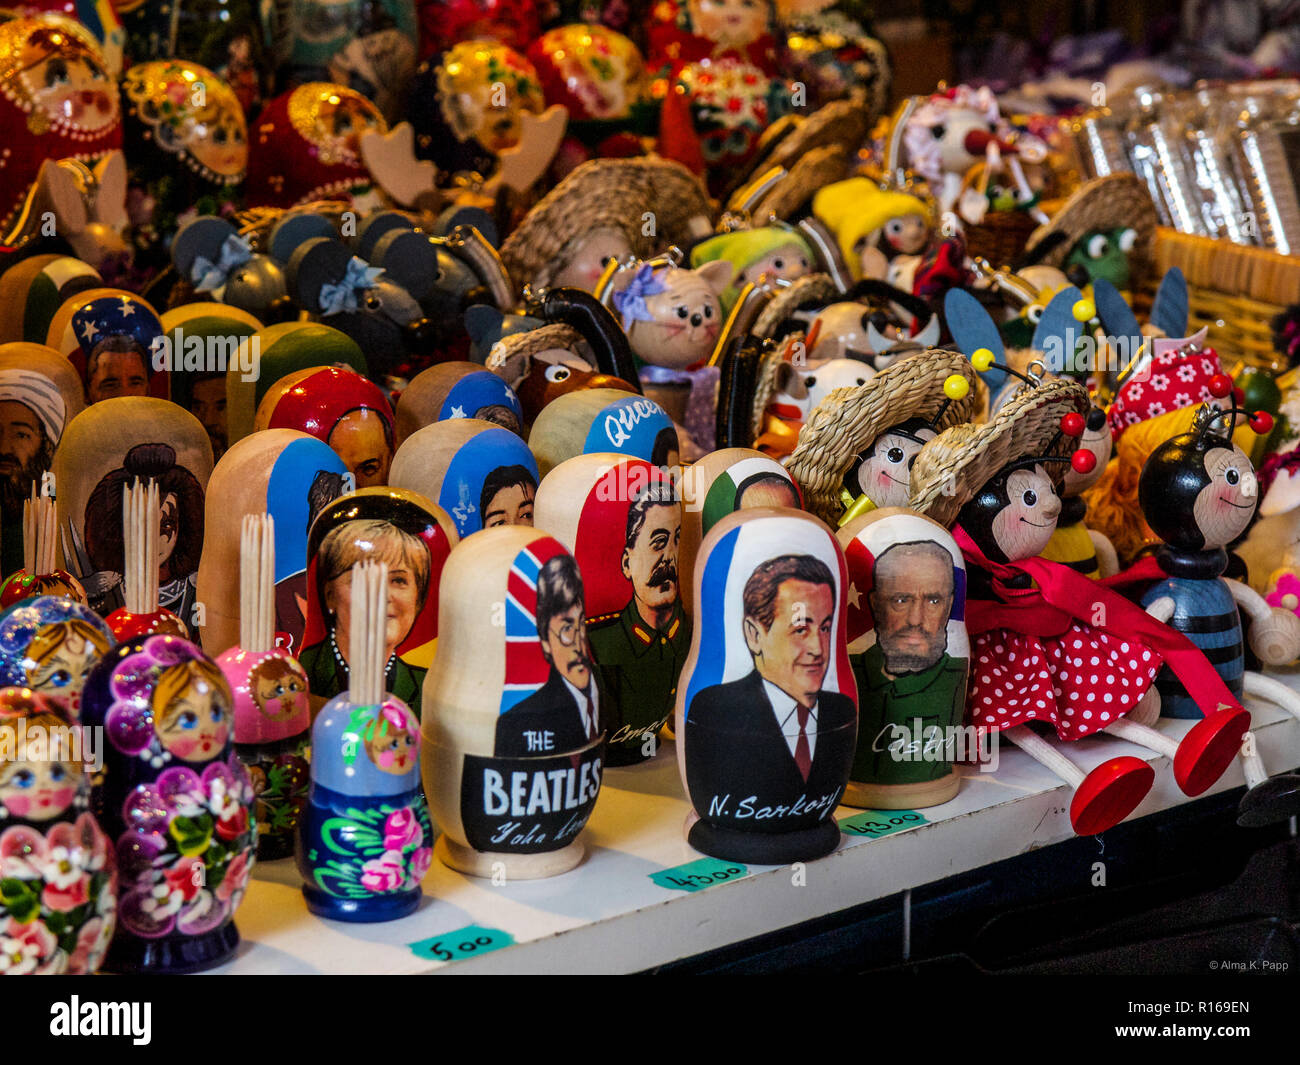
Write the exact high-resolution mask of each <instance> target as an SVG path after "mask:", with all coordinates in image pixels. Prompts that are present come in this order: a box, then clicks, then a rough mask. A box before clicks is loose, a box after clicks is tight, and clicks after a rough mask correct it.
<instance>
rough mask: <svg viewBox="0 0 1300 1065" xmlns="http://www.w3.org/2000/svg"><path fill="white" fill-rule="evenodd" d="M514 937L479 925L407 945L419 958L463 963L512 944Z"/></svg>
mask: <svg viewBox="0 0 1300 1065" xmlns="http://www.w3.org/2000/svg"><path fill="white" fill-rule="evenodd" d="M514 941H515V937H514V936H512V935H511V934H510V933H509V932H502V931H501V930H500V929H497V928H482V927H480V926H479V925H476V924H471V925H466V926H465V927H464V928H461V929H458V930H457V931H455V932H448V933H446V934H445V935H441V936H434V937H433V938H432V939H422V940H420V941H419V942H418V943H411V944H409V946H410V948H411V950H412V951H413V952H414V953H415V954H417V955H419V956H420V957H421V958H432V959H433V960H434V961H464V960H465V959H466V958H475V957H477V956H478V955H480V954H487V953H489V952H490V951H494V950H500V949H501V948H502V947H508V946H510V945H511V944H513V943H514Z"/></svg>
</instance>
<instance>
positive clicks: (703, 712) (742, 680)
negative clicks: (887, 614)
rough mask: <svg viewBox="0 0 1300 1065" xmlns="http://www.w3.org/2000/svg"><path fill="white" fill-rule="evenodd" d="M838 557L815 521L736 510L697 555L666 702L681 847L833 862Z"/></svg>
mask: <svg viewBox="0 0 1300 1065" xmlns="http://www.w3.org/2000/svg"><path fill="white" fill-rule="evenodd" d="M847 585H848V580H847V574H846V570H845V564H844V555H843V553H842V552H841V551H840V548H839V545H838V544H837V543H836V541H835V538H834V537H833V536H831V534H830V532H829V531H828V530H827V529H826V528H825V526H823V525H822V524H821V523H820V522H819V521H818V520H817V519H816V518H813V517H810V516H809V515H806V514H799V513H797V512H792V511H788V510H784V509H775V508H760V509H755V510H744V511H738V512H736V513H734V514H729V515H727V516H726V517H724V518H723V519H722V520H721V521H720V522H718V524H717V525H715V526H714V527H713V529H712V531H711V532H710V533H709V535H708V536H706V537H705V538H704V543H703V544H702V545H701V547H700V554H699V557H698V559H697V560H696V570H695V588H694V595H695V600H696V603H695V614H696V616H697V617H701V618H703V617H707V618H712V619H715V622H714V624H711V625H700V626H697V627H696V629H695V636H694V638H693V640H692V643H691V653H690V657H689V658H688V659H687V662H686V666H685V668H684V669H683V670H682V678H681V684H680V687H679V689H678V695H677V700H676V718H675V725H676V728H675V732H676V735H677V761H678V767H679V770H680V772H681V777H682V783H683V785H684V786H685V788H686V793H687V795H688V796H689V798H690V800H691V805H692V807H693V809H692V811H691V813H690V814H689V815H688V817H687V823H686V826H687V841H688V842H689V843H690V844H691V846H693V847H694V848H696V850H700V851H703V852H704V853H706V854H711V855H713V856H715V857H718V858H725V859H727V860H729V861H742V862H763V863H772V864H778V863H785V862H794V861H803V860H807V859H811V858H820V857H821V856H822V855H824V854H829V853H830V852H831V851H832V850H834V849H835V847H836V845H837V844H838V842H839V834H840V833H839V828H838V826H837V825H836V823H835V819H834V816H833V815H834V811H835V807H836V806H837V805H838V804H839V801H840V799H841V798H842V796H843V794H844V788H845V785H846V783H847V781H848V777H849V768H850V766H851V765H852V763H853V751H854V746H855V743H856V739H857V729H858V714H857V689H856V684H855V682H854V678H853V671H852V669H851V667H850V665H849V659H848V649H847V644H846V640H845V635H846V614H845V607H846V602H847V600H846V595H845V592H846V589H847Z"/></svg>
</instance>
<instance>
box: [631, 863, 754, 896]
mask: <svg viewBox="0 0 1300 1065" xmlns="http://www.w3.org/2000/svg"><path fill="white" fill-rule="evenodd" d="M746 876H749V870H748V869H747V868H746V867H745V866H743V865H741V864H740V863H739V862H723V861H719V860H718V859H717V858H701V859H700V860H699V861H695V862H687V863H686V864H685V865H676V866H674V867H673V868H671V869H661V870H660V871H659V872H657V873H651V874H650V879H651V880H653V881H654V882H655V883H656V884H658V885H659V886H660V887H662V888H667V889H668V890H669V891H703V890H704V889H705V888H706V887H712V886H713V885H714V884H721V883H723V882H724V881H727V880H739V879H741V878H742V877H746Z"/></svg>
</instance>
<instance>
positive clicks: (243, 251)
mask: <svg viewBox="0 0 1300 1065" xmlns="http://www.w3.org/2000/svg"><path fill="white" fill-rule="evenodd" d="M169 250H170V253H171V259H172V265H173V266H174V267H175V268H176V272H177V274H178V275H180V277H181V278H182V279H183V280H185V281H188V282H189V283H190V285H191V286H193V289H194V291H195V293H196V294H199V295H203V296H208V297H210V298H212V299H214V300H216V301H217V302H218V303H227V304H229V305H230V306H232V307H238V308H239V309H240V310H242V311H247V312H248V313H249V314H251V315H253V316H254V317H255V318H257V320H258V321H260V322H262V323H263V324H265V325H273V324H275V323H276V322H281V321H284V320H285V318H286V317H287V316H290V315H291V314H295V313H296V308H295V307H294V306H293V300H292V299H291V298H290V297H289V290H288V288H287V286H286V284H285V280H284V266H283V264H282V263H280V262H279V261H278V260H276V259H275V258H273V257H272V256H270V255H268V254H266V253H265V252H259V251H255V250H254V248H253V245H252V242H251V241H250V239H249V238H248V237H246V236H244V235H242V234H241V233H240V232H239V231H238V230H237V229H236V228H235V227H234V226H233V225H232V224H231V223H230V222H229V221H228V220H227V219H225V218H216V217H214V216H212V215H200V216H199V217H198V218H192V219H190V220H189V221H188V222H186V223H185V224H184V225H182V226H181V227H180V229H179V230H177V232H176V235H175V236H174V237H173V238H172V242H171V247H170V249H169Z"/></svg>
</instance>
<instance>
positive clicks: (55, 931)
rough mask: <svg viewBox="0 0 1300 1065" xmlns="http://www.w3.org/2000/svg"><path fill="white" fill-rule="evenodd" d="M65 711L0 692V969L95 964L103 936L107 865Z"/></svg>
mask: <svg viewBox="0 0 1300 1065" xmlns="http://www.w3.org/2000/svg"><path fill="white" fill-rule="evenodd" d="M92 754H93V752H92V751H89V750H87V748H86V745H85V743H84V736H83V735H82V734H81V732H80V730H79V729H78V728H77V725H76V724H75V719H74V718H73V717H71V716H70V715H69V714H68V713H67V712H66V711H64V710H62V709H60V708H59V707H58V706H57V705H55V704H53V703H51V702H49V701H48V700H47V699H45V697H44V696H42V695H40V694H38V693H35V692H33V691H31V690H29V689H26V688H21V687H6V688H4V689H2V690H0V880H2V881H3V882H4V884H5V889H4V890H3V891H2V892H0V975H2V976H21V975H24V974H28V973H32V974H46V973H50V974H52V973H72V974H86V973H93V972H95V971H96V970H97V969H98V968H99V967H100V965H101V963H102V962H103V959H104V955H105V953H106V952H107V950H108V945H109V941H110V940H111V939H112V938H113V928H114V924H115V921H116V913H117V868H116V862H114V860H113V857H114V855H113V848H112V844H111V843H110V842H109V840H108V838H107V837H106V836H105V835H104V833H103V832H102V831H101V830H100V828H99V825H98V824H97V823H96V821H95V817H94V815H93V814H92V813H90V811H89V809H88V807H89V805H90V773H89V771H88V768H87V766H88V762H89V761H90V760H91V757H90V756H91V755H92Z"/></svg>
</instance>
